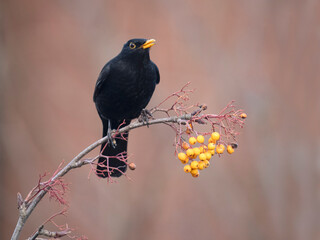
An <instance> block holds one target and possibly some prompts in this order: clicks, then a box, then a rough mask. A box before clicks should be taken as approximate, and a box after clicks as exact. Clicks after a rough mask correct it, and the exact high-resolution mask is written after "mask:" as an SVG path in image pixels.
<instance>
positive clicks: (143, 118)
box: [138, 108, 152, 127]
mask: <svg viewBox="0 0 320 240" xmlns="http://www.w3.org/2000/svg"><path fill="white" fill-rule="evenodd" d="M150 118H152V114H151V112H150V111H149V110H148V109H145V108H144V109H142V111H141V114H140V116H139V118H138V121H139V122H143V123H146V124H147V126H148V127H149V119H150Z"/></svg>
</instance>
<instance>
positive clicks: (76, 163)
mask: <svg viewBox="0 0 320 240" xmlns="http://www.w3.org/2000/svg"><path fill="white" fill-rule="evenodd" d="M192 117H193V116H192V114H185V115H182V116H179V117H178V116H173V117H167V118H159V119H154V120H150V121H148V123H146V122H139V121H135V122H133V123H131V124H130V125H128V126H125V127H123V128H121V129H117V130H116V131H113V132H112V133H111V134H114V133H117V134H121V133H124V132H128V131H131V130H133V129H135V128H139V127H143V126H146V125H154V124H159V123H180V122H183V121H186V120H190V119H192ZM107 141H108V137H107V136H106V137H104V138H101V139H99V140H98V141H96V142H94V143H92V144H91V145H90V146H88V147H87V148H85V149H84V150H83V151H82V152H80V153H79V154H78V155H77V156H76V157H75V158H73V159H72V160H71V161H70V162H69V163H68V164H67V165H66V166H65V167H63V168H62V169H61V170H60V171H59V172H58V173H57V174H56V175H55V176H53V177H52V178H51V181H55V180H57V179H58V178H61V177H62V176H64V175H65V174H66V173H68V172H69V171H70V170H71V169H74V168H79V167H81V166H83V165H85V164H88V162H87V161H81V159H82V158H83V157H84V156H86V155H87V154H88V153H90V152H91V151H92V150H94V149H95V148H96V147H98V146H100V145H101V144H103V143H105V142H107ZM49 189H50V187H47V188H45V189H42V190H41V191H39V192H38V193H37V194H36V195H35V196H33V198H32V200H31V201H30V203H29V204H28V206H27V207H25V208H24V209H23V211H20V214H19V219H18V221H17V224H16V227H15V229H14V232H13V234H12V237H11V240H17V239H18V238H19V236H20V233H21V231H22V228H23V226H24V224H25V223H26V221H27V219H28V218H29V216H30V215H31V213H32V212H33V210H34V209H35V207H36V206H37V205H38V203H39V202H40V201H41V199H42V198H43V197H44V196H45V195H46V194H47V192H48V190H49ZM23 205H24V204H23Z"/></svg>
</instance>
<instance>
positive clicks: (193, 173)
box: [190, 169, 199, 177]
mask: <svg viewBox="0 0 320 240" xmlns="http://www.w3.org/2000/svg"><path fill="white" fill-rule="evenodd" d="M190 173H191V175H192V177H199V171H198V169H192V170H191V172H190Z"/></svg>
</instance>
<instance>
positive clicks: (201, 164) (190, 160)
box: [178, 132, 236, 177]
mask: <svg viewBox="0 0 320 240" xmlns="http://www.w3.org/2000/svg"><path fill="white" fill-rule="evenodd" d="M219 139H220V134H219V133H218V132H213V133H212V134H211V137H210V138H209V140H208V144H205V143H204V142H205V139H204V136H203V135H198V136H197V138H195V137H190V138H189V144H188V143H187V142H183V143H182V146H181V147H182V149H184V152H180V153H179V154H178V159H179V160H180V161H181V162H182V163H183V164H186V165H185V166H184V171H185V172H186V173H191V175H192V176H193V177H198V176H199V170H203V169H205V168H207V167H209V166H210V159H211V158H212V156H213V155H214V154H215V153H217V154H222V153H223V152H224V150H225V145H223V144H222V143H220V144H217V142H218V141H219ZM197 142H198V143H200V146H199V147H191V146H194V145H195V144H196V143H197ZM235 148H236V145H235V144H230V145H227V152H228V153H229V154H232V153H233V152H234V149H235ZM197 157H199V160H196V158H197Z"/></svg>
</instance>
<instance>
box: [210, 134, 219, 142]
mask: <svg viewBox="0 0 320 240" xmlns="http://www.w3.org/2000/svg"><path fill="white" fill-rule="evenodd" d="M211 138H212V140H213V141H217V140H219V139H220V134H219V133H218V132H213V133H212V134H211Z"/></svg>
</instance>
